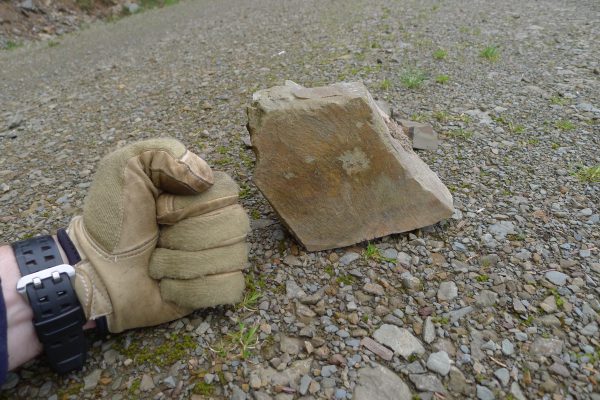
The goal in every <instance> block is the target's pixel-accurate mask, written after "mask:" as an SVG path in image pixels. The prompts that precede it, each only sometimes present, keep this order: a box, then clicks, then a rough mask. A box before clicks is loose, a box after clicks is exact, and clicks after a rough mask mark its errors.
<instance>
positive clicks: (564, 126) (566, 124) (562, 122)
mask: <svg viewBox="0 0 600 400" xmlns="http://www.w3.org/2000/svg"><path fill="white" fill-rule="evenodd" d="M554 126H555V127H556V128H557V129H560V130H561V131H563V132H567V131H572V130H573V129H575V124H574V123H572V122H571V121H569V120H568V119H559V120H558V121H556V122H555V123H554Z"/></svg>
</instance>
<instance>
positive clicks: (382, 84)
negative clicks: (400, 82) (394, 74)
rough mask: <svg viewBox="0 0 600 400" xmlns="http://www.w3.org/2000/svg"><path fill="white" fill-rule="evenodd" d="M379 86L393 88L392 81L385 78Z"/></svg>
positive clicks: (382, 88)
mask: <svg viewBox="0 0 600 400" xmlns="http://www.w3.org/2000/svg"><path fill="white" fill-rule="evenodd" d="M379 88H381V90H390V89H391V88H392V82H391V81H390V80H389V79H384V80H383V81H381V84H380V85H379Z"/></svg>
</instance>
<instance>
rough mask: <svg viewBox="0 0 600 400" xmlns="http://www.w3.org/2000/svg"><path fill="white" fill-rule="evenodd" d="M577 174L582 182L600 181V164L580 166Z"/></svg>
mask: <svg viewBox="0 0 600 400" xmlns="http://www.w3.org/2000/svg"><path fill="white" fill-rule="evenodd" d="M575 175H576V176H577V178H578V179H579V181H581V182H587V183H600V164H598V165H594V166H593V167H582V168H579V170H578V171H577V172H576V173H575Z"/></svg>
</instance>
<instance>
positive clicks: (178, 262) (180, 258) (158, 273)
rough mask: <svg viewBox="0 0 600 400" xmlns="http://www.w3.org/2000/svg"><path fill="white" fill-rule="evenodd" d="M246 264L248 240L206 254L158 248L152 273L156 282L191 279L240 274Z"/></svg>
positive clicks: (153, 255)
mask: <svg viewBox="0 0 600 400" xmlns="http://www.w3.org/2000/svg"><path fill="white" fill-rule="evenodd" d="M247 262H248V244H247V243H246V242H245V241H242V242H238V243H234V244H232V245H229V246H223V247H215V248H214V249H208V250H203V251H180V250H170V249H162V248H157V249H156V250H154V253H152V258H151V259H150V268H149V274H150V276H151V277H152V278H154V279H162V278H172V279H192V278H199V277H201V276H205V275H215V274H221V273H226V272H233V271H240V270H242V269H244V268H245V267H246V264H247Z"/></svg>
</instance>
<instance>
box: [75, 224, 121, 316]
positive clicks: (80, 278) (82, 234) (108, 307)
mask: <svg viewBox="0 0 600 400" xmlns="http://www.w3.org/2000/svg"><path fill="white" fill-rule="evenodd" d="M66 233H67V234H68V237H69V238H70V239H71V242H72V245H73V247H75V249H76V251H77V252H78V253H79V256H80V261H79V262H78V263H76V264H75V265H74V266H75V280H74V283H73V286H74V287H75V293H77V297H78V298H79V302H80V303H81V307H82V308H83V311H84V312H85V316H86V317H87V319H98V318H100V317H104V316H108V315H109V314H111V313H112V312H113V308H112V304H111V301H110V296H109V295H108V291H107V290H106V286H105V285H104V282H103V281H102V279H100V277H99V276H98V275H97V274H96V271H95V270H94V268H93V266H92V263H91V262H90V260H89V258H88V254H90V252H94V251H95V250H94V247H95V246H94V245H93V244H92V243H91V242H90V239H89V237H88V235H87V233H86V231H85V227H84V226H83V218H82V217H81V216H77V217H74V218H73V219H72V220H71V222H70V223H69V227H68V228H67V231H66Z"/></svg>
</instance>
